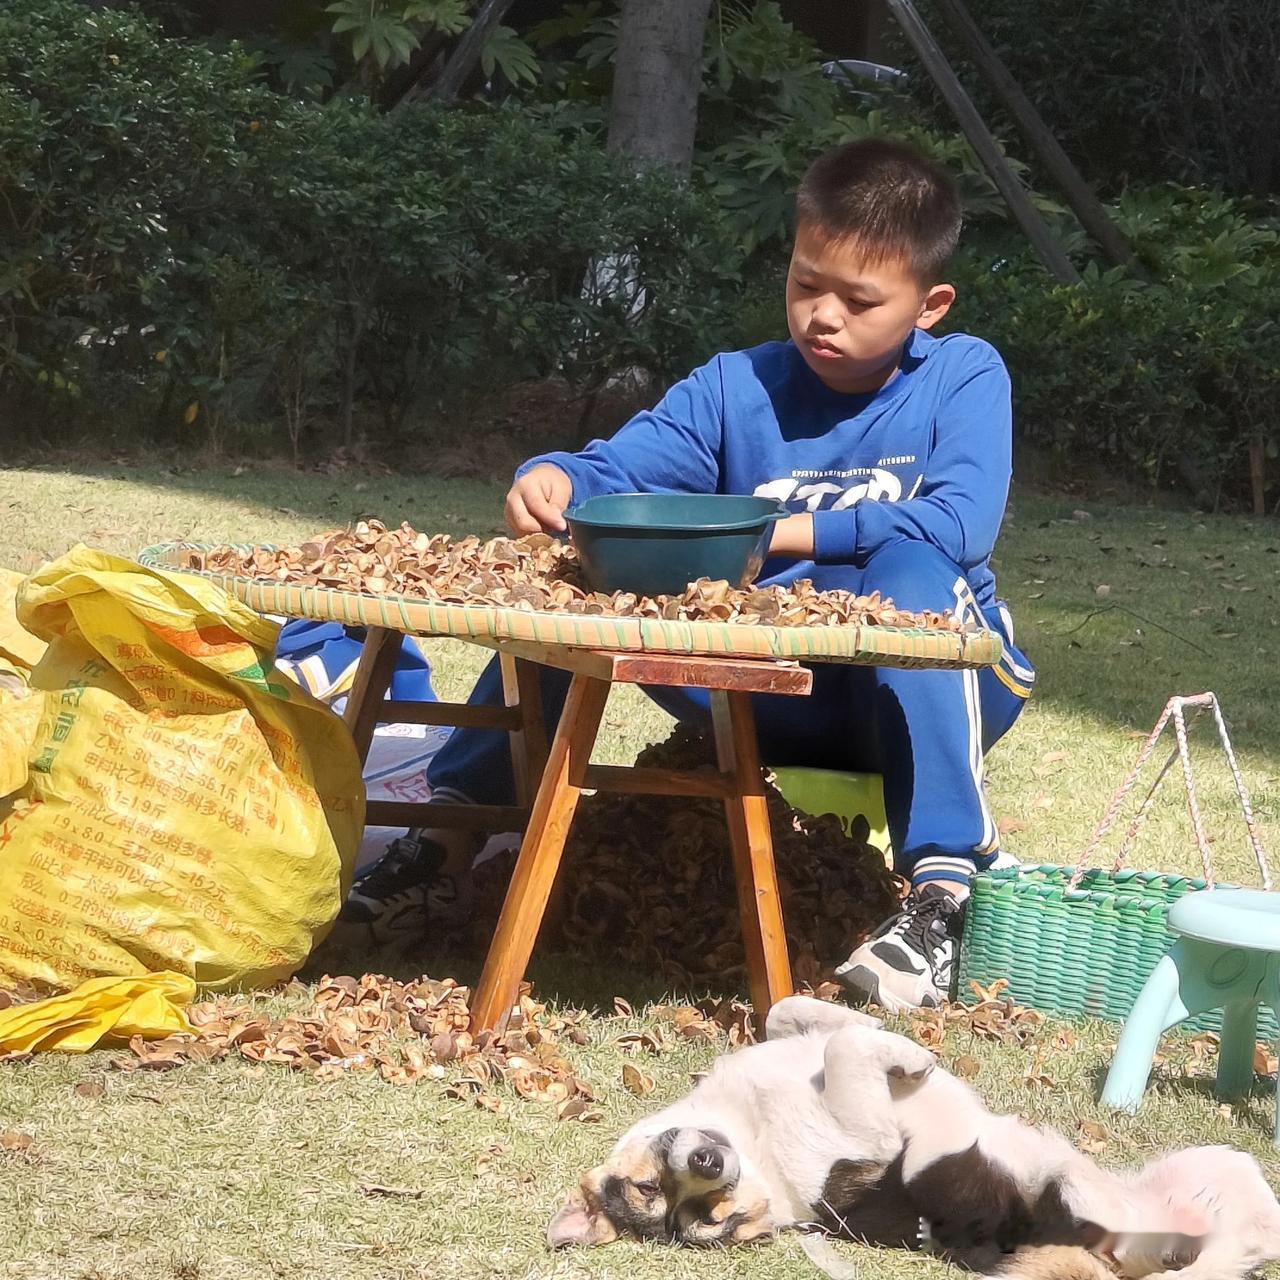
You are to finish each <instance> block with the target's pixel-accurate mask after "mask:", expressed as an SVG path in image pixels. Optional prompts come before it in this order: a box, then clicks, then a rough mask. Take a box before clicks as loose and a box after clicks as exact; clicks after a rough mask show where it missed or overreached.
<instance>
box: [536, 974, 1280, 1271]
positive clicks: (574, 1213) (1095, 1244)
mask: <svg viewBox="0 0 1280 1280" xmlns="http://www.w3.org/2000/svg"><path fill="white" fill-rule="evenodd" d="M766 1030H767V1034H768V1039H767V1041H766V1042H765V1043H764V1044H760V1045H754V1046H752V1047H751V1048H749V1049H744V1050H742V1051H740V1052H738V1053H734V1054H730V1055H727V1056H725V1057H722V1058H720V1059H718V1060H717V1061H716V1063H715V1064H714V1066H713V1067H712V1069H711V1071H710V1072H709V1073H708V1075H707V1077H706V1078H705V1079H704V1080H703V1081H702V1082H701V1083H700V1084H699V1085H698V1087H697V1088H696V1089H694V1090H693V1092H692V1093H690V1094H689V1095H688V1096H686V1097H685V1098H683V1099H681V1100H680V1101H679V1102H676V1103H675V1104H673V1105H672V1106H670V1107H668V1108H666V1109H665V1110H664V1111H661V1112H659V1113H658V1114H657V1115H654V1116H650V1117H647V1118H646V1119H644V1120H641V1121H640V1122H639V1123H638V1124H636V1125H634V1126H633V1127H632V1128H631V1129H630V1130H628V1132H627V1133H625V1134H624V1135H623V1136H622V1138H621V1139H620V1140H619V1141H618V1143H617V1145H616V1146H615V1147H614V1150H613V1152H612V1153H611V1154H610V1156H609V1158H608V1159H607V1160H606V1161H605V1163H604V1164H602V1165H600V1166H599V1167H598V1168H596V1169H593V1170H591V1171H590V1172H589V1173H587V1174H586V1175H585V1176H584V1177H583V1178H582V1180H581V1183H580V1185H579V1187H578V1189H577V1191H575V1192H574V1193H573V1194H572V1195H571V1196H570V1197H569V1199H568V1201H567V1202H566V1203H565V1205H564V1206H563V1208H562V1209H561V1210H560V1212H559V1213H557V1214H556V1216H555V1218H554V1219H553V1221H552V1223H551V1225H550V1227H549V1229H548V1240H549V1242H550V1243H551V1244H552V1245H553V1246H556V1247H559V1246H563V1245H570V1244H604V1243H607V1242H609V1241H611V1240H615V1239H618V1238H619V1237H621V1236H631V1237H636V1238H641V1239H645V1238H657V1239H663V1240H670V1241H673V1242H676V1243H682V1244H693V1245H708V1244H711V1245H730V1244H742V1243H748V1242H753V1241H761V1240H765V1239H768V1238H770V1237H771V1236H773V1235H775V1234H776V1233H777V1232H779V1231H782V1230H786V1229H789V1228H798V1227H810V1228H812V1227H815V1226H816V1227H820V1228H822V1229H824V1230H825V1231H828V1232H830V1233H833V1234H839V1235H842V1236H846V1237H850V1238H855V1239H861V1240H865V1241H869V1242H873V1243H880V1244H889V1245H899V1246H907V1247H917V1246H918V1245H919V1243H920V1237H921V1231H922V1228H923V1230H924V1233H925V1235H926V1236H927V1243H929V1244H930V1245H931V1247H933V1248H934V1249H936V1250H937V1251H939V1252H942V1253H943V1254H945V1255H947V1256H949V1257H950V1258H952V1259H953V1260H955V1261H957V1262H960V1263H962V1264H963V1265H966V1266H969V1267H970V1268H972V1269H974V1270H980V1271H984V1272H989V1273H995V1274H1000V1275H1002V1276H1004V1277H1005V1278H1006V1280H1100V1278H1101V1277H1104V1276H1110V1277H1114V1276H1115V1275H1117V1274H1119V1275H1122V1276H1126V1277H1133V1278H1137V1277H1144V1276H1160V1277H1166V1280H1168V1278H1171V1277H1173V1276H1177V1277H1179V1278H1180V1280H1233V1277H1239V1276H1243V1275H1244V1274H1245V1273H1246V1272H1247V1271H1248V1270H1249V1269H1250V1268H1252V1267H1255V1266H1257V1265H1259V1264H1260V1263H1262V1262H1264V1261H1266V1260H1267V1259H1269V1258H1272V1257H1280V1205H1278V1204H1277V1203H1276V1199H1275V1196H1274V1195H1273V1194H1272V1192H1271V1190H1270V1188H1269V1187H1268V1186H1267V1184H1266V1182H1265V1180H1264V1179H1263V1177H1262V1174H1261V1171H1260V1170H1259V1168H1258V1166H1257V1164H1256V1163H1255V1162H1254V1161H1253V1160H1252V1159H1250V1158H1249V1157H1248V1156H1244V1155H1242V1154H1240V1153H1238V1152H1234V1151H1231V1150H1229V1149H1228V1148H1223V1147H1211V1148H1201V1149H1198V1150H1193V1151H1187V1152H1181V1153H1178V1154H1176V1155H1173V1156H1168V1157H1165V1158H1164V1159H1162V1160H1158V1161H1155V1162H1154V1163H1153V1164H1150V1165H1148V1166H1147V1167H1146V1168H1144V1169H1143V1170H1141V1171H1139V1172H1137V1173H1133V1174H1117V1173H1113V1172H1110V1171H1107V1170H1103V1169H1101V1168H1099V1167H1098V1166H1097V1165H1096V1164H1094V1162H1093V1161H1091V1160H1089V1159H1088V1158H1087V1157H1086V1156H1084V1155H1082V1154H1081V1153H1080V1152H1078V1151H1077V1150H1076V1149H1075V1148H1074V1147H1073V1146H1072V1145H1071V1144H1070V1143H1069V1142H1067V1141H1066V1139H1065V1138H1063V1137H1062V1136H1061V1135H1059V1134H1057V1133H1054V1132H1053V1131H1051V1130H1044V1129H1039V1128H1035V1127H1032V1126H1030V1125H1027V1124H1025V1123H1023V1122H1022V1121H1020V1120H1018V1119H1016V1118H1015V1117H1011V1116H994V1115H992V1114H991V1113H990V1112H989V1111H987V1109H986V1107H985V1106H984V1105H983V1104H982V1101H981V1099H979V1097H978V1096H977V1094H976V1093H974V1091H973V1090H972V1089H970V1088H969V1086H968V1085H966V1084H964V1083H963V1082H962V1081H960V1080H957V1079H956V1078H955V1077H954V1076H951V1075H949V1074H948V1073H947V1072H946V1071H944V1070H942V1069H941V1068H939V1067H937V1066H936V1063H935V1060H934V1057H933V1055H932V1054H931V1053H930V1052H929V1051H928V1050H927V1049H924V1048H922V1047H921V1046H920V1045H917V1044H916V1043H915V1042H914V1041H911V1040H908V1039H906V1038H905V1037H903V1036H898V1035H894V1034H892V1033H890V1032H886V1031H884V1030H882V1029H881V1028H880V1024H879V1023H878V1022H877V1021H876V1020H875V1019H873V1018H869V1017H867V1016H866V1015H864V1014H860V1013H857V1012H855V1011H853V1010H850V1009H847V1008H844V1007H843V1006H840V1005H832V1004H828V1003H826V1002H823V1001H818V1000H812V999H808V998H806V997H802V996H793V997H791V998H790V999H787V1000H783V1001H780V1002H779V1003H778V1004H777V1005H775V1006H774V1008H773V1010H772V1011H771V1012H770V1014H769V1018H768V1020H767V1024H766ZM1010 1255H1012V1257H1010ZM1001 1266H1003V1267H1004V1269H1003V1270H1002V1271H998V1270H997V1269H998V1268H1000V1267H1001Z"/></svg>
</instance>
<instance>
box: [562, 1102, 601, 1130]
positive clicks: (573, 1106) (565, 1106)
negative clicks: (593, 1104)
mask: <svg viewBox="0 0 1280 1280" xmlns="http://www.w3.org/2000/svg"><path fill="white" fill-rule="evenodd" d="M601 1118H602V1113H601V1112H599V1111H593V1110H591V1109H590V1108H588V1106H587V1100H586V1099H585V1098H570V1099H569V1100H568V1101H567V1102H562V1103H561V1104H560V1105H559V1106H558V1107H557V1108H556V1119H557V1120H581V1121H582V1123H583V1124H591V1123H592V1122H593V1121H596V1120H599V1119H601Z"/></svg>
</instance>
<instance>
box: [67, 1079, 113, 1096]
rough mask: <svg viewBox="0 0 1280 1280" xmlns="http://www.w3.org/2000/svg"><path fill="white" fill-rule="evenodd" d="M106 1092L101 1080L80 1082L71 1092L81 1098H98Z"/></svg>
mask: <svg viewBox="0 0 1280 1280" xmlns="http://www.w3.org/2000/svg"><path fill="white" fill-rule="evenodd" d="M106 1091H107V1086H106V1085H105V1084H103V1083H102V1081H101V1080H81V1081H80V1083H79V1084H78V1085H76V1086H75V1088H74V1089H72V1091H71V1092H72V1093H74V1094H76V1095H77V1097H81V1098H100V1097H102V1095H103V1094H104V1093H106Z"/></svg>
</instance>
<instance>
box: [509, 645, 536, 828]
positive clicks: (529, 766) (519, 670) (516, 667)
mask: <svg viewBox="0 0 1280 1280" xmlns="http://www.w3.org/2000/svg"><path fill="white" fill-rule="evenodd" d="M500 660H501V663H502V694H503V699H504V701H505V702H506V704H507V706H509V707H518V708H519V709H520V728H519V729H513V730H512V731H511V733H510V735H509V737H510V739H511V768H512V772H513V773H514V774H515V780H516V803H517V804H525V805H527V804H530V803H531V802H532V801H533V797H534V796H535V795H537V793H538V784H539V783H540V782H541V781H542V771H543V770H544V769H545V768H546V767H547V726H546V721H545V720H544V718H543V714H542V686H541V684H540V683H539V682H538V667H537V664H536V663H533V662H529V661H527V660H526V659H524V658H513V657H512V656H511V655H510V654H509V653H503V654H501V655H500Z"/></svg>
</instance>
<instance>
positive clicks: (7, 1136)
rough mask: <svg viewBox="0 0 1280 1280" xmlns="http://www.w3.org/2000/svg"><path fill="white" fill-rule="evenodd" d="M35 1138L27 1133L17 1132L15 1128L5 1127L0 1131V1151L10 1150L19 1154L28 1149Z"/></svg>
mask: <svg viewBox="0 0 1280 1280" xmlns="http://www.w3.org/2000/svg"><path fill="white" fill-rule="evenodd" d="M34 1143H35V1139H34V1138H33V1137H32V1136H31V1135H30V1134H29V1133H19V1132H18V1130H16V1129H5V1130H4V1131H3V1132H2V1133H0V1151H11V1152H13V1153H15V1154H21V1153H22V1152H25V1151H30V1150H31V1148H32V1146H33V1145H34Z"/></svg>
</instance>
